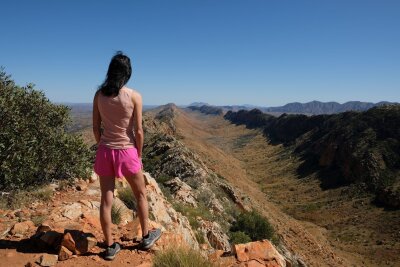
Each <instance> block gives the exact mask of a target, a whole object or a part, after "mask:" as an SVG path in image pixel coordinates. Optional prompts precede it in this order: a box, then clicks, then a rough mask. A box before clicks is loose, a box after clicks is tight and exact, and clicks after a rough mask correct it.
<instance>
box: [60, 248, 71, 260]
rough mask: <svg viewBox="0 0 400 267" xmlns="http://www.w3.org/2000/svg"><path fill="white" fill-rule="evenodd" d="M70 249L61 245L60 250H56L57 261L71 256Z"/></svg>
mask: <svg viewBox="0 0 400 267" xmlns="http://www.w3.org/2000/svg"><path fill="white" fill-rule="evenodd" d="M72 254H73V253H72V251H70V250H69V249H67V248H66V247H64V246H61V248H60V251H59V252H58V260H59V261H65V260H68V259H69V258H70V257H71V256H72Z"/></svg>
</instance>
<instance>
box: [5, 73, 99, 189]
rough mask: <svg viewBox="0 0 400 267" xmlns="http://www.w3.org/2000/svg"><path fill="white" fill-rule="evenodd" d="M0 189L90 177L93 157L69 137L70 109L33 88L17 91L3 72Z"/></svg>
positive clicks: (76, 139)
mask: <svg viewBox="0 0 400 267" xmlns="http://www.w3.org/2000/svg"><path fill="white" fill-rule="evenodd" d="M0 118H1V119H0V129H1V132H0V168H1V171H0V190H3V191H9V190H15V189H26V188H28V187H35V186H38V185H42V184H46V183H48V182H50V181H52V180H68V179H72V178H75V177H88V176H89V172H90V170H91V164H92V163H91V159H92V153H91V151H90V149H89V148H88V147H87V146H86V145H85V144H84V142H83V140H82V138H81V137H80V136H77V135H72V134H69V133H67V132H66V128H67V126H68V124H69V123H70V118H69V109H68V108H67V107H66V106H64V105H56V104H53V103H51V102H50V101H49V100H48V99H47V98H46V96H45V95H44V93H43V92H41V91H38V90H36V89H35V88H34V85H32V84H29V85H27V86H25V87H20V86H17V85H16V84H15V83H14V81H13V80H12V79H11V77H10V76H9V75H7V74H6V73H5V72H4V69H0Z"/></svg>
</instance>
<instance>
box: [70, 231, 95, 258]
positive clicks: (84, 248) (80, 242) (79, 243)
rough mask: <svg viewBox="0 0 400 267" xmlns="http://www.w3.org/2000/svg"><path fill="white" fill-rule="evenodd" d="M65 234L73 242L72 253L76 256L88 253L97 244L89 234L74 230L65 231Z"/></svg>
mask: <svg viewBox="0 0 400 267" xmlns="http://www.w3.org/2000/svg"><path fill="white" fill-rule="evenodd" d="M66 233H69V234H70V235H71V236H72V239H73V240H74V241H75V250H74V253H75V254H77V255H80V254H85V253H87V252H89V251H90V250H91V249H92V248H93V247H94V246H95V245H96V244H97V239H96V238H95V237H94V236H93V235H92V234H90V233H84V232H82V231H76V230H66Z"/></svg>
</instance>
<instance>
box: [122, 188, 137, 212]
mask: <svg viewBox="0 0 400 267" xmlns="http://www.w3.org/2000/svg"><path fill="white" fill-rule="evenodd" d="M118 198H119V199H121V201H122V202H124V204H125V205H126V206H127V207H128V208H129V209H131V210H135V211H136V210H137V203H136V198H135V197H134V195H133V192H132V189H131V188H130V187H121V188H119V189H118Z"/></svg>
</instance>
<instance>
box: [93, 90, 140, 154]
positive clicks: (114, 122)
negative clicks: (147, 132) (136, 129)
mask: <svg viewBox="0 0 400 267" xmlns="http://www.w3.org/2000/svg"><path fill="white" fill-rule="evenodd" d="M132 94H133V91H132V90H131V89H128V88H126V87H122V88H121V89H120V90H119V94H118V96H115V97H113V96H104V95H103V94H102V93H101V92H100V93H99V96H98V98H97V106H98V108H99V112H100V116H101V120H102V123H103V128H104V130H103V133H102V134H101V137H100V144H103V145H106V146H108V147H110V148H117V149H118V148H119V149H123V148H130V147H134V146H135V137H134V134H133V108H134V106H133V101H132Z"/></svg>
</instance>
